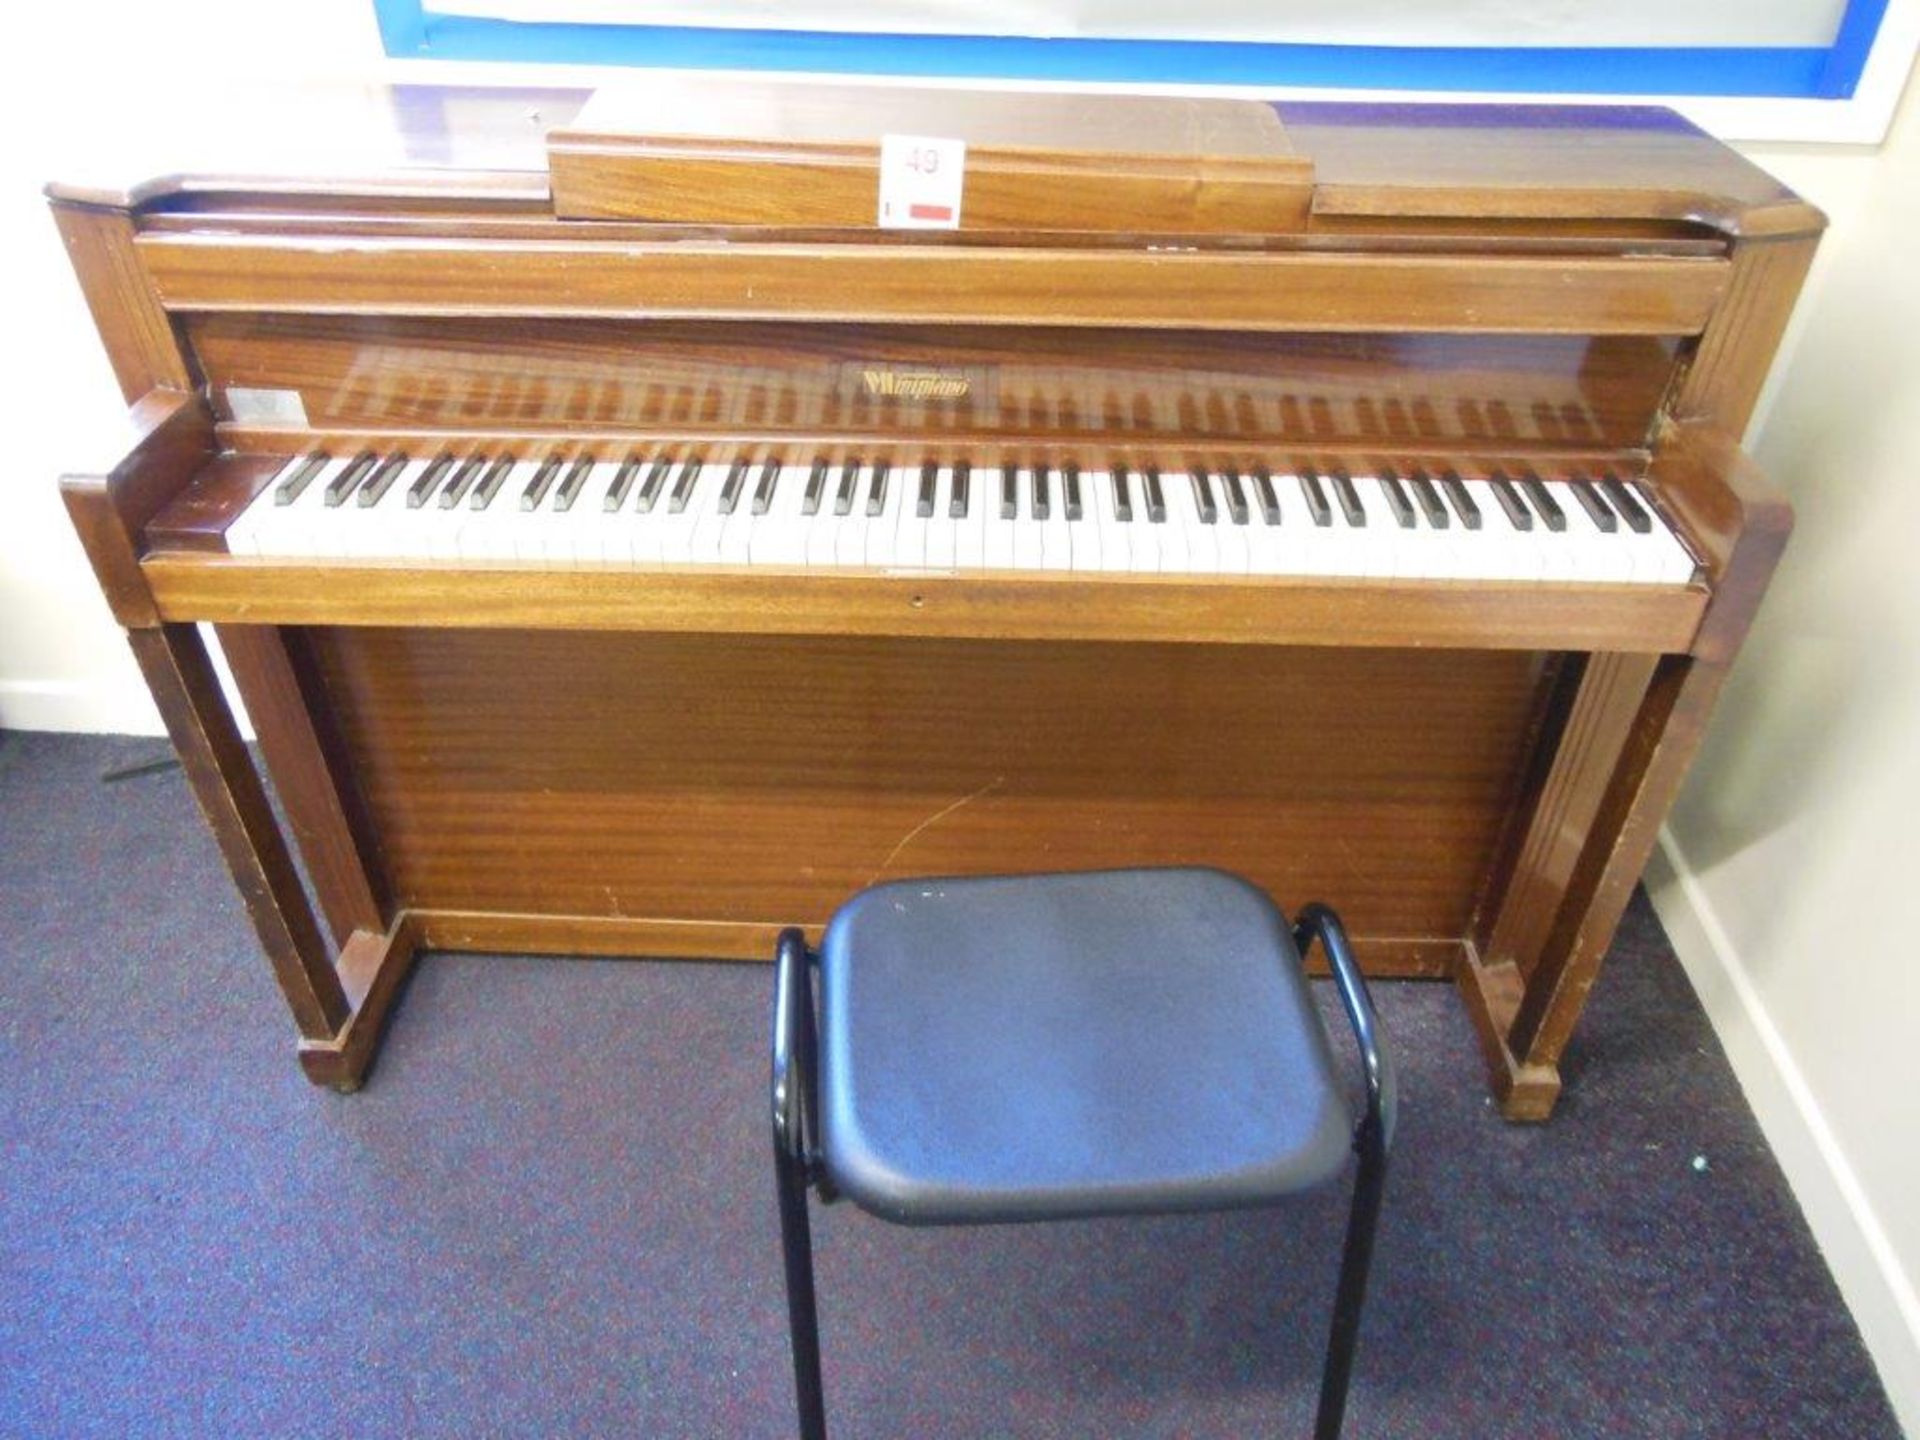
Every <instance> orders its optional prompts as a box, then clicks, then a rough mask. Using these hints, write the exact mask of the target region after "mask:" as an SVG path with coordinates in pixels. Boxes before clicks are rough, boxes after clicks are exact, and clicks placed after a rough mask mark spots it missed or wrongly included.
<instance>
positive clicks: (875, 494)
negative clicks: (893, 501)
mask: <svg viewBox="0 0 1920 1440" xmlns="http://www.w3.org/2000/svg"><path fill="white" fill-rule="evenodd" d="M891 473H892V472H891V470H890V469H889V468H888V465H887V462H886V461H884V460H876V461H874V462H873V473H872V475H870V476H869V477H868V479H867V514H869V515H878V514H879V513H880V512H881V511H883V510H885V509H886V508H887V478H888V476H889V475H890V474H891Z"/></svg>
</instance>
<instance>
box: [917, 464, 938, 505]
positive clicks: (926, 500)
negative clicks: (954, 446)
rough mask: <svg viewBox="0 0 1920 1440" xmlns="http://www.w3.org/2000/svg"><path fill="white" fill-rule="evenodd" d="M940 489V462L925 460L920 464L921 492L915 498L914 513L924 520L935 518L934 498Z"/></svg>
mask: <svg viewBox="0 0 1920 1440" xmlns="http://www.w3.org/2000/svg"><path fill="white" fill-rule="evenodd" d="M939 489H940V462H939V461H937V460H924V461H922V462H921V464H920V492H919V494H917V495H915V496H914V499H913V513H914V514H915V515H917V516H919V517H920V518H921V519H922V520H930V519H932V518H933V499H934V496H935V495H936V494H938V493H939Z"/></svg>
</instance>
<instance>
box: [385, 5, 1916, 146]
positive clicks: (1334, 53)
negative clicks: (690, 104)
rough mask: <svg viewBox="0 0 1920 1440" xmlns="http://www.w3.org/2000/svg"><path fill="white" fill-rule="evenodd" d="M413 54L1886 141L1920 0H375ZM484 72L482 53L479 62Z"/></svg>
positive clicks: (558, 71)
mask: <svg viewBox="0 0 1920 1440" xmlns="http://www.w3.org/2000/svg"><path fill="white" fill-rule="evenodd" d="M361 3H370V4H371V5H372V8H373V10H374V13H375V15H376V17H377V19H378V21H379V26H380V38H381V44H382V46H383V47H384V48H385V50H386V52H387V54H388V55H389V56H390V57H392V59H393V61H394V62H395V64H396V73H397V74H399V75H405V74H408V73H411V74H413V75H416V76H423V77H428V78H432V79H436V80H454V81H458V80H459V79H461V78H462V77H461V76H460V74H459V71H460V69H461V68H462V67H463V66H465V65H469V64H471V63H474V62H479V63H483V64H489V65H493V66H496V67H505V68H504V69H503V70H501V71H500V72H499V73H500V74H502V75H503V76H511V77H513V78H516V79H519V80H525V81H529V82H535V83H566V84H589V85H591V84H595V83H597V82H596V81H595V80H594V78H593V76H594V73H595V72H603V71H604V70H605V68H606V67H609V66H633V67H644V68H650V69H656V70H688V71H713V72H725V73H733V74H786V75H796V76H817V77H837V78H847V77H859V78H862V79H865V80H868V81H870V82H872V83H876V84H892V83H902V84H917V85H929V84H931V85H965V86H969V87H973V88H977V87H979V86H982V85H985V86H991V87H999V88H1012V89H1063V88H1065V89H1075V88H1078V89H1093V90H1125V91H1135V92H1148V93H1156V94H1215V95H1218V94H1237V95H1245V96H1260V97H1272V98H1279V97H1293V98H1331V99H1348V98H1358V99H1373V98H1388V99H1395V100H1401V99H1435V100H1439V99H1452V100H1460V99H1486V100H1515V99H1523V98H1524V99H1540V100H1555V99H1579V100H1583V101H1613V102H1629V103H1645V102H1652V103H1658V104H1666V105H1671V106H1673V107H1675V108H1676V109H1678V110H1680V111H1681V113H1682V114H1684V115H1686V116H1687V117H1688V118H1689V119H1691V120H1693V121H1694V122H1695V123H1697V124H1700V125H1702V126H1704V127H1705V128H1706V129H1708V130H1709V131H1711V132H1713V133H1715V134H1717V135H1720V136H1722V137H1723V138H1726V139H1732V140H1830V141H1843V142H1848V143H1855V144H1860V143H1866V144H1872V143H1876V142H1878V141H1880V140H1881V139H1883V138H1884V137H1885V135H1886V131H1887V127H1888V124H1889V123H1890V121H1891V119H1892V116H1893V112H1894V108H1895V106H1896V105H1897V103H1898V101H1899V98H1900V95H1901V93H1902V91H1903V90H1904V88H1905V85H1906V81H1907V76H1908V73H1909V71H1910V70H1911V69H1912V66H1913V60H1914V55H1915V53H1916V51H1917V50H1920V0H361ZM469 73H470V72H469Z"/></svg>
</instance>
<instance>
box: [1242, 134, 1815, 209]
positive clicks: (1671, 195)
mask: <svg viewBox="0 0 1920 1440" xmlns="http://www.w3.org/2000/svg"><path fill="white" fill-rule="evenodd" d="M1274 108H1275V109H1276V110H1277V111H1278V112H1279V114H1280V116H1281V119H1282V120H1283V121H1284V122H1285V123H1286V127H1287V134H1288V137H1289V138H1290V139H1291V140H1292V141H1293V143H1294V145H1295V147H1296V148H1297V149H1299V151H1300V152H1301V153H1302V154H1303V155H1306V156H1309V157H1310V158H1311V159H1312V160H1313V162H1314V166H1315V170H1316V174H1317V177H1318V180H1319V184H1318V185H1317V186H1316V190H1315V196H1314V211H1315V214H1316V216H1332V215H1345V216H1364V217H1370V218H1378V217H1384V216H1391V215H1402V216H1417V217H1421V218H1423V219H1427V220H1435V219H1464V218H1474V219H1494V218H1506V219H1521V218H1531V219H1553V220H1568V219H1575V218H1605V219H1608V220H1611V221H1614V222H1616V223H1617V222H1619V221H1623V220H1635V219H1637V220H1671V221H1686V222H1689V223H1691V224H1695V225H1700V226H1705V227H1708V228H1711V229H1713V230H1717V231H1720V232H1721V233H1723V234H1727V235H1739V236H1748V235H1763V234H1786V233H1793V234H1813V233H1817V232H1818V231H1819V230H1820V228H1821V227H1822V225H1823V224H1824V223H1825V221H1824V220H1823V218H1822V216H1821V214H1820V212H1819V211H1818V210H1816V209H1815V208H1814V207H1813V206H1811V205H1809V204H1807V202H1806V201H1804V200H1802V199H1801V198H1800V197H1799V196H1797V195H1795V194H1794V193H1793V192H1792V191H1791V190H1789V189H1788V188H1787V187H1786V186H1784V185H1782V184H1781V183H1780V182H1779V181H1778V180H1776V179H1774V178H1773V177H1772V176H1771V175H1769V174H1767V172H1766V171H1764V170H1762V169H1761V168H1760V167H1759V166H1757V165H1755V164H1753V162H1751V161H1750V160H1747V159H1745V158H1744V157H1742V156H1740V155H1739V154H1737V153H1735V152H1734V151H1732V150H1729V149H1728V148H1727V147H1726V146H1724V145H1722V144H1720V143H1719V142H1718V141H1716V140H1714V139H1713V137H1711V136H1710V135H1707V134H1706V133H1705V132H1704V131H1702V130H1700V129H1699V128H1697V127H1696V126H1694V125H1691V124H1689V123H1688V122H1687V121H1686V120H1684V119H1682V118H1681V117H1680V116H1678V115H1675V114H1674V113H1673V112H1672V111H1670V110H1658V109H1652V108H1646V107H1635V106H1614V105H1606V106H1585V105H1415V104H1391V103H1370V102H1361V103H1357V104H1353V103H1335V104H1326V103H1323V102H1317V101H1282V102H1280V103H1279V104H1278V105H1276V106H1275V107H1274Z"/></svg>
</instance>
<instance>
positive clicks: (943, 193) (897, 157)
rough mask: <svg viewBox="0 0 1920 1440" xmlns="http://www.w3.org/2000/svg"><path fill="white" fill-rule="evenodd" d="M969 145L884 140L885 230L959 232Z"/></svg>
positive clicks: (909, 138)
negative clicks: (961, 194)
mask: <svg viewBox="0 0 1920 1440" xmlns="http://www.w3.org/2000/svg"><path fill="white" fill-rule="evenodd" d="M966 175H967V142H966V141H964V140H933V139H929V138H927V137H926V136H924V135H882V136H881V137H880V228H881V229H883V230H958V229H959V228H960V192H961V189H962V187H963V185H964V183H965V181H966Z"/></svg>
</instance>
